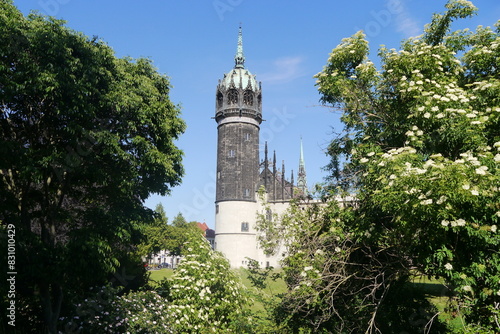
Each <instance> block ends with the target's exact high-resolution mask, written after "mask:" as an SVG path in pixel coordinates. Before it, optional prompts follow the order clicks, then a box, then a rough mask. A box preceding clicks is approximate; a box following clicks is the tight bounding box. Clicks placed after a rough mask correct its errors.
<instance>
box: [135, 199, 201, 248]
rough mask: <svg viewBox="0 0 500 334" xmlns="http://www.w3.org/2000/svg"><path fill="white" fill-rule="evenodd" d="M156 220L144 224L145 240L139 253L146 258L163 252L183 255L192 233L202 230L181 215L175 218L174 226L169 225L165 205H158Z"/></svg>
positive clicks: (140, 246)
mask: <svg viewBox="0 0 500 334" xmlns="http://www.w3.org/2000/svg"><path fill="white" fill-rule="evenodd" d="M155 213H156V218H155V220H154V223H152V224H144V227H143V233H144V240H143V241H142V242H141V244H140V245H139V253H140V254H141V255H142V256H144V257H150V256H151V255H152V254H155V253H158V252H160V251H161V250H166V251H168V252H169V254H170V255H173V256H180V255H182V249H183V247H184V245H185V244H186V242H187V240H188V236H189V234H190V233H192V232H199V233H200V234H201V232H202V231H201V230H200V229H199V228H198V226H197V225H196V222H189V223H188V222H187V221H186V219H185V218H184V217H183V216H182V214H181V213H179V214H177V216H175V217H174V219H173V221H172V224H168V218H167V216H166V213H165V210H164V208H163V205H161V204H158V205H157V206H156V208H155Z"/></svg>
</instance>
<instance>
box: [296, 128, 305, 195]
mask: <svg viewBox="0 0 500 334" xmlns="http://www.w3.org/2000/svg"><path fill="white" fill-rule="evenodd" d="M297 188H299V189H300V190H301V191H302V194H303V195H307V178H306V163H305V161H304V150H303V148H302V137H301V138H300V159H299V173H298V179H297Z"/></svg>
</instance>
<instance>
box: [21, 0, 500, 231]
mask: <svg viewBox="0 0 500 334" xmlns="http://www.w3.org/2000/svg"><path fill="white" fill-rule="evenodd" d="M14 3H15V5H16V6H17V7H18V8H19V9H20V10H21V11H22V12H23V13H25V14H27V13H28V12H29V11H30V10H37V11H40V12H41V13H44V14H47V15H52V16H55V17H57V18H61V19H65V20H67V21H68V23H67V25H68V26H69V27H71V28H72V29H74V30H77V31H81V32H83V33H84V34H86V35H88V36H94V35H97V36H99V37H100V38H101V39H103V40H104V41H106V42H107V43H108V44H109V45H110V46H111V47H112V48H113V49H114V50H115V52H116V55H117V56H118V57H124V56H130V57H133V58H138V57H148V58H150V59H152V60H153V62H154V64H155V66H156V67H157V68H158V71H159V72H161V73H164V74H166V75H168V76H169V77H170V79H171V84H172V86H173V88H172V91H171V95H170V98H171V100H172V101H173V102H174V103H176V104H179V105H181V107H182V117H183V118H184V120H185V121H186V123H187V130H186V132H185V134H184V135H183V136H182V138H181V139H180V140H179V141H178V143H177V144H178V146H179V147H180V148H181V149H183V150H184V160H183V164H184V167H185V171H186V173H185V176H184V178H183V182H182V184H181V185H180V186H178V187H176V188H174V189H172V192H171V194H170V195H169V196H166V197H159V196H155V195H153V196H151V198H150V199H148V200H147V202H146V205H147V206H149V207H152V208H154V207H155V206H156V205H157V204H158V203H162V204H163V206H164V207H165V210H166V212H167V215H168V216H169V217H170V218H172V217H174V216H175V215H176V214H177V213H179V212H181V213H183V215H184V216H185V217H186V218H187V219H188V220H190V221H192V220H196V221H200V222H206V223H207V224H208V225H209V226H211V227H213V226H214V216H215V210H214V200H215V181H214V176H215V166H216V143H217V142H216V132H217V129H216V123H215V121H214V120H213V119H211V117H212V116H214V112H215V87H216V85H217V81H218V80H219V79H220V78H222V77H223V75H224V73H226V72H229V71H230V70H231V69H232V67H233V65H234V55H235V52H236V45H237V34H238V26H239V24H240V23H242V26H243V47H244V53H245V57H246V62H245V65H246V68H247V69H249V70H250V71H251V72H252V73H253V74H255V75H257V80H258V81H262V89H263V117H264V119H266V121H265V122H263V123H262V125H261V144H263V142H264V141H267V142H268V145H269V150H270V152H272V151H273V150H276V155H277V160H278V162H279V166H281V161H282V160H284V161H285V169H286V174H287V175H289V172H290V170H292V169H293V170H294V173H296V171H297V170H298V162H299V148H300V138H301V137H302V138H303V145H304V156H305V160H306V169H307V178H308V184H309V186H312V185H314V184H315V183H318V182H322V181H323V178H324V177H325V176H326V172H325V171H323V170H322V167H324V166H325V165H326V164H327V163H328V157H327V156H326V155H325V151H324V150H325V148H326V146H327V144H328V142H329V141H330V140H331V138H332V137H333V135H332V133H333V132H334V131H340V130H341V129H342V126H341V124H340V122H339V116H340V114H339V112H338V111H332V110H329V109H328V108H326V107H323V106H320V104H319V94H318V93H317V90H316V87H315V86H314V84H315V80H314V79H313V78H312V77H313V75H314V74H316V73H318V72H319V71H321V69H322V68H323V66H324V65H325V64H326V60H327V58H328V54H329V53H330V52H331V50H332V49H333V48H334V47H335V46H336V45H338V44H339V43H340V41H341V39H342V38H344V37H349V36H351V35H352V34H354V33H355V32H356V31H358V30H364V31H365V33H366V34H367V37H368V40H369V42H370V49H371V53H372V55H373V56H372V57H371V58H372V61H374V63H375V64H377V63H378V62H377V58H376V54H377V49H378V48H379V46H380V45H381V44H384V45H386V46H387V47H389V48H392V47H394V48H398V47H399V45H400V42H401V40H402V39H405V38H407V37H410V36H415V35H419V34H421V33H422V29H423V26H424V24H426V23H428V22H429V21H430V19H431V16H432V13H434V12H442V11H443V9H444V5H445V3H446V1H445V0H432V1H431V0H426V1H418V0H356V1H326V0H324V1H320V0H316V1H309V2H306V1H286V2H285V1H264V0H208V1H196V2H195V1H193V0H184V1H181V0H178V1H175V0H147V1H131V0H120V1H118V0H115V1H102V0H100V1H97V0H85V1H82V0H33V1H28V0H23V1H21V0H15V1H14ZM473 3H474V4H475V5H476V6H477V7H478V8H479V15H477V16H475V17H474V18H472V19H467V20H462V21H460V22H458V23H457V24H455V25H454V27H453V28H464V27H469V28H471V29H472V28H475V27H476V26H478V25H484V26H492V25H493V24H494V23H495V22H496V21H497V20H498V19H500V2H499V1H498V0H475V1H473ZM261 156H262V154H261ZM295 179H296V176H295Z"/></svg>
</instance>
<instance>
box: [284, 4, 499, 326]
mask: <svg viewBox="0 0 500 334" xmlns="http://www.w3.org/2000/svg"><path fill="white" fill-rule="evenodd" d="M476 10H477V9H476V8H475V7H474V6H473V4H472V3H470V2H469V1H463V0H450V1H449V2H448V3H447V4H446V11H445V12H444V13H443V14H435V15H434V16H433V18H432V22H431V23H430V24H428V25H427V26H426V27H425V31H424V34H423V35H421V36H417V37H414V38H410V39H408V40H405V41H403V42H402V44H401V49H400V50H395V49H387V48H385V47H382V48H381V49H380V50H379V53H378V54H379V57H380V66H379V68H377V66H375V64H374V62H372V61H370V60H369V57H368V55H369V47H368V41H367V40H366V38H365V36H364V34H363V33H362V32H358V33H356V34H355V35H353V36H352V37H350V38H346V39H343V40H342V42H341V43H340V44H339V45H338V46H337V47H336V48H334V49H333V51H332V53H331V54H330V56H329V58H328V61H327V64H326V66H325V67H324V68H323V70H322V71H321V72H320V73H318V74H317V75H316V78H317V87H318V90H319V92H320V94H321V96H322V97H321V100H322V101H323V102H324V103H325V104H327V105H330V106H332V107H336V108H340V109H342V110H343V114H342V122H343V123H344V126H345V127H344V130H343V131H342V133H341V134H340V135H339V136H338V137H337V138H335V139H334V140H333V141H332V142H331V144H330V146H329V154H330V156H331V163H330V165H329V166H328V168H329V170H330V172H331V176H330V181H331V183H330V185H329V191H330V192H329V193H328V194H327V197H330V199H331V200H330V201H329V203H328V205H326V206H319V205H313V206H309V207H308V209H307V210H301V209H299V208H300V207H295V208H292V211H291V214H289V215H287V216H285V217H284V219H283V223H284V226H285V227H284V228H285V229H286V230H287V231H288V232H287V233H288V240H289V242H288V245H287V246H288V249H289V250H290V254H289V256H288V257H287V258H286V260H285V263H284V264H285V274H286V279H287V283H288V284H289V288H290V293H289V294H288V295H287V296H286V297H285V299H284V303H283V307H284V308H285V310H287V311H288V312H289V318H286V317H285V318H284V320H283V321H288V323H289V324H290V326H292V327H293V326H299V327H301V326H302V328H304V327H305V328H314V329H315V330H324V331H326V332H330V331H333V332H335V333H344V332H346V333H348V332H351V331H354V332H365V331H366V333H377V332H383V333H386V332H399V331H401V330H405V331H412V332H413V331H414V332H418V331H422V330H423V329H424V325H425V328H426V329H427V330H428V329H429V328H430V327H432V326H434V327H433V332H434V330H435V331H436V332H439V331H440V330H444V329H443V328H441V329H439V328H440V327H439V326H440V325H439V324H437V314H438V311H437V310H435V309H434V310H433V309H432V306H431V305H427V304H425V299H422V298H421V297H422V296H420V297H419V298H420V299H415V298H416V297H415V295H411V294H409V292H408V291H407V287H409V285H408V284H405V282H408V281H409V280H410V279H411V277H413V276H416V275H423V276H428V277H435V278H438V279H442V280H444V282H445V284H446V286H447V287H448V289H449V291H448V292H447V293H449V294H450V295H451V297H450V303H449V308H450V310H452V313H453V314H456V315H457V316H459V317H462V319H464V322H465V324H466V328H465V330H469V331H471V332H474V333H477V332H479V331H481V330H484V331H485V332H488V333H494V332H498V330H500V326H499V325H498V324H499V317H500V253H499V251H498V249H499V246H500V235H499V233H498V231H497V226H498V223H499V220H500V205H499V203H500V190H499V185H500V168H499V167H500V94H499V93H500V72H499V68H500V26H499V25H500V23H497V24H496V25H495V28H494V29H492V28H489V27H478V28H477V29H476V31H470V30H468V29H465V30H461V31H452V30H451V24H452V22H453V21H454V20H456V19H464V18H467V17H469V16H471V15H474V13H475V12H476ZM345 195H354V196H355V198H356V200H355V201H354V202H345V203H343V204H344V205H338V204H337V203H336V201H337V200H338V197H335V196H345ZM285 240H286V238H285ZM398 295H399V296H400V297H399V298H397V296H398ZM401 296H414V297H415V298H414V297H409V298H401ZM421 310H424V314H421ZM402 312H404V314H407V319H406V318H404V317H402V316H401V314H403V313H402ZM391 315H392V318H391ZM299 319H307V321H309V324H308V325H304V323H305V322H304V321H302V324H300V320H299ZM415 320H419V321H418V322H416V321H415ZM416 323H418V325H416Z"/></svg>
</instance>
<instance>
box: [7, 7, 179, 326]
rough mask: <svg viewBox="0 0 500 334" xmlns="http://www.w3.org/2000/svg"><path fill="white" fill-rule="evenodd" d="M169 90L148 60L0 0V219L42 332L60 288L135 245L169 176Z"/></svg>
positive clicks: (172, 115)
mask: <svg viewBox="0 0 500 334" xmlns="http://www.w3.org/2000/svg"><path fill="white" fill-rule="evenodd" d="M169 90H170V85H169V80H168V78H167V77H165V76H163V75H161V74H159V73H158V72H157V71H156V69H155V68H154V67H153V66H152V64H151V61H149V60H147V59H137V60H133V59H129V58H125V59H119V58H116V57H115V56H114V54H113V51H112V49H111V48H110V47H109V46H107V45H106V44H105V43H104V42H102V41H100V40H98V39H97V38H92V39H89V38H87V37H86V36H84V35H82V34H81V33H78V32H75V31H72V30H71V29H69V28H67V27H66V26H65V25H64V22H63V21H60V20H56V19H53V18H49V17H44V16H41V15H38V14H30V15H29V16H27V17H24V16H23V15H22V14H21V13H20V12H19V11H18V10H17V9H16V8H15V7H14V6H13V4H12V2H11V1H9V0H2V1H0V155H1V156H2V159H1V161H0V206H1V209H0V221H1V223H2V227H5V226H7V225H8V224H12V225H13V226H15V231H16V252H17V254H16V255H17V256H16V260H17V262H16V264H15V269H16V270H17V272H18V276H17V280H16V284H17V288H18V291H19V294H20V295H21V296H23V298H28V299H29V300H31V301H38V302H39V304H40V305H41V314H42V317H41V318H42V319H43V321H44V324H45V326H46V328H47V330H48V332H50V333H56V331H57V319H58V318H59V316H60V312H61V308H62V306H63V301H64V296H65V294H66V296H68V294H67V292H69V291H71V292H78V291H84V290H85V289H86V288H88V287H89V286H91V285H94V284H96V283H98V282H103V281H106V280H107V278H108V277H109V276H108V275H110V273H113V272H114V271H115V270H116V269H117V268H118V267H119V265H120V263H119V258H120V257H121V256H122V255H123V254H125V253H127V252H132V251H134V249H133V248H131V247H132V246H133V245H134V244H137V243H138V242H139V239H140V238H139V237H140V232H139V231H138V223H137V222H147V221H151V220H152V217H153V214H152V212H151V210H149V209H147V208H145V207H144V205H143V203H144V200H145V199H146V198H147V197H148V196H149V195H150V194H151V193H159V194H167V193H169V191H170V189H171V187H173V186H175V185H177V184H179V183H180V180H181V179H180V178H181V175H182V174H183V168H182V165H181V158H182V152H181V151H180V150H179V149H178V148H177V147H176V146H175V143H174V141H175V139H177V138H178V136H179V135H180V134H181V133H182V132H183V131H184V128H185V124H184V122H183V121H182V120H181V119H180V117H179V114H180V111H179V107H177V106H175V105H174V104H172V102H171V101H170V100H169V97H168V95H169ZM2 286H3V285H2ZM2 295H3V296H5V294H2ZM16 298H17V297H16ZM18 300H21V299H18ZM35 310H36V307H35V306H34V304H33V303H31V308H30V309H29V311H28V312H31V313H34V312H35ZM19 317H20V318H18V322H19V323H20V325H21V324H22V322H23V320H22V312H21V311H20V314H19ZM27 318H31V319H33V318H34V314H30V315H29V317H27ZM35 318H36V317H35ZM28 326H29V325H28ZM33 330H34V331H37V330H38V329H36V328H35V329H33ZM38 332H40V331H38Z"/></svg>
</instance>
